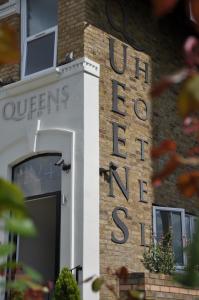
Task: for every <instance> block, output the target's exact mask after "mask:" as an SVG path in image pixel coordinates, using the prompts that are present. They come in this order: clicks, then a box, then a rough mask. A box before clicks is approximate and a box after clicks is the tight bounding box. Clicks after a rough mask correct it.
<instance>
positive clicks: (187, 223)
mask: <svg viewBox="0 0 199 300" xmlns="http://www.w3.org/2000/svg"><path fill="white" fill-rule="evenodd" d="M185 229H186V242H187V243H188V244H189V243H190V242H191V218H190V216H188V215H186V216H185Z"/></svg>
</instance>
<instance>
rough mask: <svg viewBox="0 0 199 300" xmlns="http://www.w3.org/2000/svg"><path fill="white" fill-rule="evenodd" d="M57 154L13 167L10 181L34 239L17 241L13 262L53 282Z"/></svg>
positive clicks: (57, 240)
mask: <svg viewBox="0 0 199 300" xmlns="http://www.w3.org/2000/svg"><path fill="white" fill-rule="evenodd" d="M60 157H61V155H60V154H42V155H38V156H34V157H31V158H29V159H27V160H25V161H22V162H20V163H19V164H17V165H15V166H14V167H13V169H12V179H13V182H14V183H15V184H17V185H18V186H20V187H21V189H22V190H23V192H24V194H25V197H26V206H27V210H28V212H29V214H30V216H31V217H32V219H33V221H34V223H35V225H36V227H37V230H38V235H37V236H36V238H21V237H20V238H19V237H17V241H16V243H17V251H16V260H17V261H22V262H23V263H25V264H27V265H29V266H30V267H32V268H34V269H36V270H37V271H39V272H40V273H41V274H42V276H43V279H44V282H47V281H48V280H51V281H55V280H56V277H57V275H58V272H59V258H60V212H61V201H60V198H61V197H60V194H61V168H59V167H58V166H57V165H56V162H57V161H58V160H60Z"/></svg>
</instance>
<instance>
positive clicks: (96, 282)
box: [92, 277, 104, 292]
mask: <svg viewBox="0 0 199 300" xmlns="http://www.w3.org/2000/svg"><path fill="white" fill-rule="evenodd" d="M103 284H104V279H103V278H100V277H98V278H96V279H95V280H94V281H93V283H92V291H93V292H99V290H100V289H101V287H102V285H103Z"/></svg>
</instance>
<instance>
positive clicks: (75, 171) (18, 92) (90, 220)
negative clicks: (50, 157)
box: [0, 58, 99, 300]
mask: <svg viewBox="0 0 199 300" xmlns="http://www.w3.org/2000/svg"><path fill="white" fill-rule="evenodd" d="M57 92H59V94H60V98H59V103H58V102H57V103H56V101H55V99H54V98H52V97H51V98H49V99H48V95H49V94H51V95H52V94H53V95H55V94H56V93H57ZM63 100H64V102H63ZM19 105H21V106H20V108H21V113H22V111H23V109H24V108H27V110H26V112H25V113H24V114H21V115H20V114H19V113H18V112H17V110H18V109H19ZM26 105H27V106H26ZM39 107H40V109H39ZM31 111H32V112H31ZM0 137H1V139H0V176H2V177H4V178H7V179H9V180H11V170H12V166H14V165H15V164H16V163H18V162H20V161H22V160H24V159H25V158H27V157H31V156H33V155H37V154H39V153H45V152H61V153H62V156H63V158H64V160H65V162H66V163H71V164H72V169H71V171H70V172H69V173H68V174H66V173H64V172H62V196H63V197H64V196H65V197H66V199H67V201H66V203H65V204H64V205H62V208H61V253H60V258H61V259H60V260H61V267H63V266H65V265H67V266H68V267H69V268H73V267H75V266H77V265H79V264H80V265H82V266H83V272H82V279H85V278H87V277H89V276H91V275H93V274H96V275H98V274H99V66H98V65H97V64H96V63H94V62H92V61H90V60H89V59H87V58H82V59H79V60H76V61H74V62H72V63H70V64H67V65H64V66H61V67H59V69H58V70H57V71H56V70H53V71H51V72H50V73H47V74H46V75H45V76H41V77H39V78H38V77H36V78H29V79H28V78H26V79H25V80H23V81H20V82H17V83H14V84H11V85H9V86H6V87H3V88H1V89H0ZM5 239H6V235H4V234H3V233H1V235H0V241H2V242H3V241H4V240H5ZM82 296H83V299H85V300H95V299H97V298H98V295H97V294H93V293H92V292H91V289H90V285H88V284H85V285H83V287H82Z"/></svg>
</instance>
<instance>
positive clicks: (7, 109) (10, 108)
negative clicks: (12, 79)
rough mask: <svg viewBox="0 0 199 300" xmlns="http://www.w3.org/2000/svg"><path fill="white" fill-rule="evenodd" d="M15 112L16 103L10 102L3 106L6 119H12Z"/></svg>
mask: <svg viewBox="0 0 199 300" xmlns="http://www.w3.org/2000/svg"><path fill="white" fill-rule="evenodd" d="M14 114H15V104H14V103H13V102H8V103H6V104H5V105H4V107H3V118H4V120H11V119H12V118H13V116H14Z"/></svg>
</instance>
